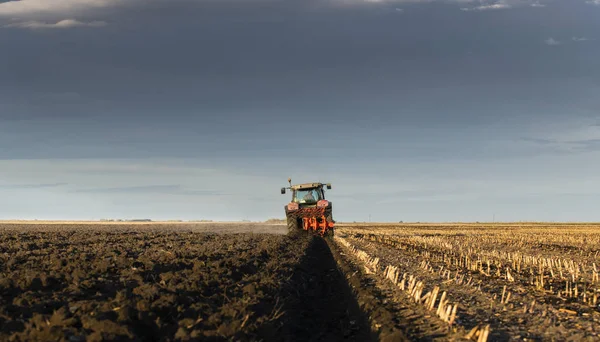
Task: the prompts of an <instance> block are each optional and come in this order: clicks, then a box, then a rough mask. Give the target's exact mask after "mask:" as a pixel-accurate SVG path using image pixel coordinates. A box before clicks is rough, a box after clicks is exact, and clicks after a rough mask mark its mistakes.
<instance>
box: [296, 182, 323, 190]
mask: <svg viewBox="0 0 600 342" xmlns="http://www.w3.org/2000/svg"><path fill="white" fill-rule="evenodd" d="M323 185H325V184H323V183H304V184H295V185H292V186H291V187H290V188H291V189H294V190H301V189H312V188H318V187H320V186H323Z"/></svg>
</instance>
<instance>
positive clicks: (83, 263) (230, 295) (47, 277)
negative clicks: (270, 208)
mask: <svg viewBox="0 0 600 342" xmlns="http://www.w3.org/2000/svg"><path fill="white" fill-rule="evenodd" d="M215 227H217V228H221V227H219V226H218V225H215ZM226 228H227V229H228V231H227V232H228V233H232V232H234V231H235V227H233V226H227V227H226ZM250 228H251V229H248V227H238V230H237V231H238V232H239V231H245V232H246V233H244V234H241V233H239V234H238V233H233V234H212V233H206V232H205V230H206V225H201V226H199V227H193V226H183V225H177V226H169V225H156V224H151V225H131V226H126V225H122V224H121V225H106V224H104V225H97V226H92V225H87V226H81V225H34V226H25V225H4V226H2V228H1V229H0V241H1V243H0V295H1V299H0V326H1V327H2V329H1V331H0V340H10V341H29V340H44V341H85V340H88V341H99V340H139V341H150V340H162V341H172V340H201V341H210V340H242V341H245V340H265V341H277V340H279V341H292V340H329V341H331V340H340V339H345V340H357V341H368V340H369V338H370V337H369V336H370V335H369V333H370V332H369V329H368V320H367V319H366V318H365V317H364V316H363V314H362V311H361V310H360V309H359V307H358V304H357V303H356V301H355V300H354V297H353V295H352V292H351V289H350V287H349V286H348V284H347V282H346V280H345V278H344V275H343V274H342V273H341V272H339V270H338V267H337V266H336V262H335V260H334V258H333V256H332V254H331V251H330V250H329V248H328V246H327V244H326V242H325V241H324V240H323V239H321V238H316V237H310V236H307V235H294V236H287V235H282V234H280V232H281V231H280V229H281V228H282V227H279V226H270V228H269V227H262V228H257V227H256V226H254V227H250ZM267 229H272V230H273V231H274V232H275V233H276V234H264V233H248V231H261V232H264V231H268V230H267ZM198 230H200V232H198ZM219 232H223V231H222V230H219Z"/></svg>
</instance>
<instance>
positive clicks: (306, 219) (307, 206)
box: [281, 179, 335, 236]
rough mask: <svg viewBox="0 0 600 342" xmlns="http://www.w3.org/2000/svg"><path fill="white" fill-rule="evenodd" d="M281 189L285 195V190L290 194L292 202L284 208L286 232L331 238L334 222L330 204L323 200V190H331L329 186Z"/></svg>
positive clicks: (296, 186)
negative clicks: (305, 232) (306, 233)
mask: <svg viewBox="0 0 600 342" xmlns="http://www.w3.org/2000/svg"><path fill="white" fill-rule="evenodd" d="M288 182H289V183H290V186H289V187H287V188H281V193H282V194H285V192H286V189H289V190H291V192H292V201H291V202H290V203H288V204H287V205H286V206H285V216H286V218H287V226H288V232H289V233H290V234H294V233H297V232H299V231H301V230H304V231H307V232H310V233H313V234H318V235H320V236H333V227H334V223H335V221H333V216H332V204H331V202H329V201H328V200H326V199H325V189H324V187H326V188H327V189H328V190H329V189H331V184H329V183H327V184H323V183H305V184H297V185H292V180H291V179H288Z"/></svg>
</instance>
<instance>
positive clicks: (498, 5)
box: [461, 2, 511, 11]
mask: <svg viewBox="0 0 600 342" xmlns="http://www.w3.org/2000/svg"><path fill="white" fill-rule="evenodd" d="M509 8H511V5H509V4H507V3H505V2H497V3H495V4H488V5H480V6H476V7H471V8H468V7H463V8H461V10H462V11H489V10H500V9H509Z"/></svg>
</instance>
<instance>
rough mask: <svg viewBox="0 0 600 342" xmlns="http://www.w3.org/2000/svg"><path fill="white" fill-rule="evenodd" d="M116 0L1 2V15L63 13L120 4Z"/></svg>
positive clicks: (25, 0) (18, 15) (27, 0)
mask: <svg viewBox="0 0 600 342" xmlns="http://www.w3.org/2000/svg"><path fill="white" fill-rule="evenodd" d="M118 3H119V1H116V0H61V1H49V0H20V1H9V2H3V3H0V16H8V17H24V16H31V15H39V14H63V13H71V12H74V11H81V10H86V9H94V8H103V7H107V6H112V5H116V4H118Z"/></svg>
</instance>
